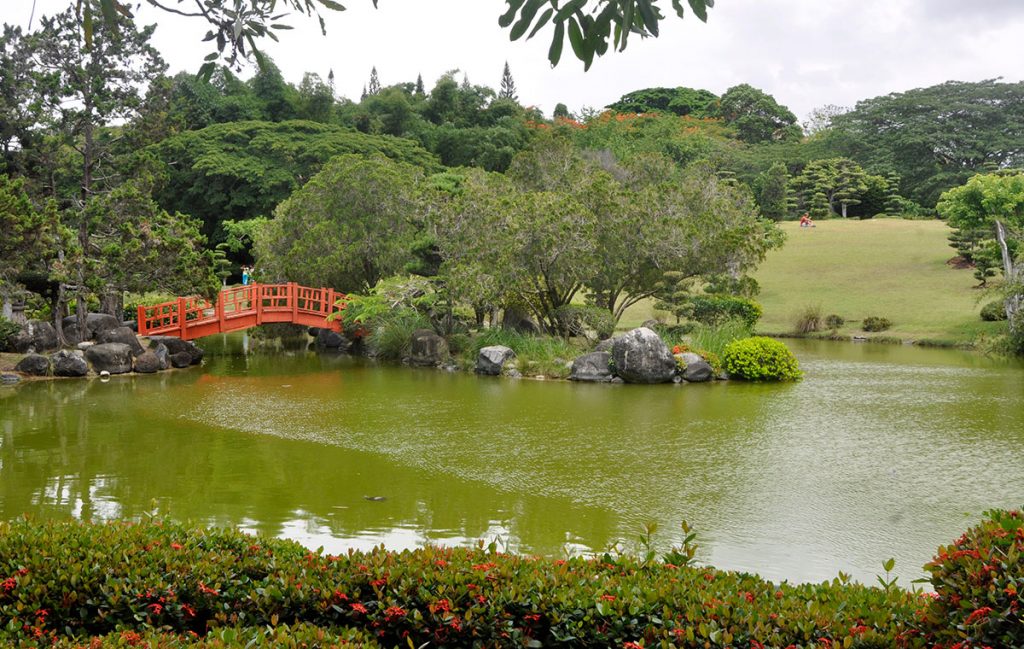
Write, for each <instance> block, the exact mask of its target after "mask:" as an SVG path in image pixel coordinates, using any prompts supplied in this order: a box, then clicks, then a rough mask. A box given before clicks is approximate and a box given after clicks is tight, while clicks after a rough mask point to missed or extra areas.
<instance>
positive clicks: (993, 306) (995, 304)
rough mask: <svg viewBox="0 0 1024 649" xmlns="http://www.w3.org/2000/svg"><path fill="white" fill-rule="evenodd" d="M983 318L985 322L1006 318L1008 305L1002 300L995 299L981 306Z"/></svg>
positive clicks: (999, 320)
mask: <svg viewBox="0 0 1024 649" xmlns="http://www.w3.org/2000/svg"><path fill="white" fill-rule="evenodd" d="M981 319H982V320H984V321H985V322H1001V321H1003V320H1006V305H1005V304H1004V303H1003V301H1002V300H993V301H991V302H989V303H988V304H986V305H985V306H983V307H981Z"/></svg>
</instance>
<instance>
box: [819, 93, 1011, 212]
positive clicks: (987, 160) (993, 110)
mask: <svg viewBox="0 0 1024 649" xmlns="http://www.w3.org/2000/svg"><path fill="white" fill-rule="evenodd" d="M828 139H829V140H830V146H831V147H832V149H833V150H834V151H836V152H838V153H839V154H840V155H844V156H847V157H850V158H853V159H855V160H857V161H858V162H859V163H861V164H862V165H864V166H865V167H866V168H868V169H870V170H872V171H875V172H876V173H879V172H883V171H888V170H892V171H895V172H896V173H898V174H899V175H900V183H901V184H900V193H902V194H903V195H904V196H907V197H909V198H911V199H913V200H915V201H917V202H919V203H921V204H922V205H925V206H926V207H932V206H934V205H935V204H936V202H937V201H938V199H939V196H940V194H942V192H943V191H945V190H947V189H950V188H952V187H955V186H957V185H961V184H963V183H965V182H967V180H968V179H969V178H971V176H973V175H974V174H977V173H982V172H984V171H986V170H989V169H990V168H996V169H999V168H1007V167H1015V166H1020V165H1021V164H1024V82H1021V83H1001V82H999V81H998V80H988V81H980V82H977V83H968V82H960V81H950V82H947V83H943V84H940V85H937V86H931V87H928V88H919V89H916V90H910V91H907V92H901V93H893V94H890V95H885V96H882V97H875V98H872V99H867V100H864V101H861V102H858V103H857V105H856V107H855V108H854V109H853V110H852V111H849V112H847V113H844V114H841V115H836V116H835V117H834V118H833V119H832V129H831V133H830V134H829V138H828Z"/></svg>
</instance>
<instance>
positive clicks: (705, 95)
mask: <svg viewBox="0 0 1024 649" xmlns="http://www.w3.org/2000/svg"><path fill="white" fill-rule="evenodd" d="M717 100H718V95H716V94H714V93H713V92H710V91H708V90H698V89H695V88H684V87H679V88H644V89H642V90H634V91H633V92H630V93H627V94H625V95H623V96H622V97H620V98H619V100H618V101H616V102H614V103H611V104H608V108H609V109H611V110H614V111H615V112H617V113H654V112H664V113H674V114H676V115H680V116H682V115H691V116H693V117H710V113H709V112H708V110H709V107H711V108H713V106H712V104H713V103H714V102H715V101H717Z"/></svg>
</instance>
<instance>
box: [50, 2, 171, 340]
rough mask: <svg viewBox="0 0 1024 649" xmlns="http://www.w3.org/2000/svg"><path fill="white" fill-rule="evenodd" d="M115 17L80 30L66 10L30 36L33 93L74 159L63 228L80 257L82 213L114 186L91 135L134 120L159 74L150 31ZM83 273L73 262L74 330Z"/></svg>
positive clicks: (89, 5)
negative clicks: (71, 226)
mask: <svg viewBox="0 0 1024 649" xmlns="http://www.w3.org/2000/svg"><path fill="white" fill-rule="evenodd" d="M81 4H82V5H83V6H84V7H85V8H86V10H88V11H93V12H99V11H100V7H101V4H102V0H81ZM118 16H119V17H117V18H116V19H115V20H116V22H115V23H114V24H111V23H109V22H97V23H96V24H86V25H83V24H81V23H80V22H79V19H78V16H77V15H76V14H75V12H74V11H73V10H70V9H69V10H67V11H65V12H64V13H61V14H58V15H57V16H55V17H53V18H43V19H42V29H41V30H40V31H39V32H37V33H35V34H33V35H32V38H31V44H30V48H31V51H32V59H33V62H34V64H35V82H36V86H37V92H38V93H39V97H40V99H41V100H42V101H43V102H44V105H45V107H46V110H47V113H48V116H49V120H50V122H51V126H52V128H54V129H55V130H56V131H58V132H60V133H61V134H62V135H63V136H64V138H65V139H66V142H67V144H68V145H69V146H70V147H71V148H72V149H73V150H74V151H76V152H77V154H78V155H79V162H80V166H79V169H80V178H79V180H80V187H81V191H80V193H79V198H78V201H77V205H75V206H74V207H73V212H74V218H72V219H70V220H71V221H74V222H75V223H76V227H77V247H78V249H80V250H83V251H84V250H88V249H90V248H91V241H90V239H91V235H92V232H91V229H90V225H91V223H92V221H91V219H89V218H86V216H85V213H84V212H85V208H86V205H87V204H88V203H89V202H90V200H91V199H92V198H93V197H94V195H95V194H96V193H97V192H98V191H100V190H102V189H104V188H106V187H110V186H113V185H114V184H116V178H114V175H113V174H112V173H111V172H112V169H111V168H110V165H109V163H110V160H109V155H108V154H109V149H108V148H107V147H106V146H105V144H104V142H103V141H101V140H100V139H99V138H98V137H97V135H98V131H99V129H100V128H101V127H102V126H103V125H105V124H111V123H116V122H119V121H127V120H130V119H131V118H132V117H134V116H135V115H136V114H137V112H138V109H139V106H140V104H141V101H142V98H141V96H140V91H141V89H142V88H144V87H146V85H147V84H148V83H149V82H150V81H152V80H153V79H155V78H156V77H157V75H159V74H160V73H162V72H163V70H164V68H165V66H164V63H163V60H162V59H161V58H160V55H159V54H158V53H157V51H156V50H155V49H154V48H153V47H152V46H151V45H150V42H149V41H150V37H151V35H152V32H153V27H152V26H150V27H146V28H143V29H137V28H136V27H135V25H134V23H133V22H132V21H131V20H130V19H129V18H127V17H125V16H123V15H120V14H118ZM97 172H100V173H97ZM86 273H87V268H86V265H85V263H84V262H79V263H78V264H77V267H76V268H75V269H74V272H73V275H72V277H71V279H72V281H73V282H74V290H75V294H76V298H77V299H76V302H77V309H78V321H79V322H85V317H86V313H87V304H88V298H89V287H88V284H87V279H88V278H87V276H86ZM82 329H83V330H84V329H85V328H84V327H83V328H82Z"/></svg>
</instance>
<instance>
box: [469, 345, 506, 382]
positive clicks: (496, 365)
mask: <svg viewBox="0 0 1024 649" xmlns="http://www.w3.org/2000/svg"><path fill="white" fill-rule="evenodd" d="M515 356H516V353H515V352H514V351H512V350H511V349H510V348H508V347H505V346H504V345H491V346H490V347H484V348H483V349H481V350H480V353H479V354H478V355H477V357H476V373H477V374H486V375H488V376H498V375H499V374H501V370H502V368H503V367H504V366H505V363H506V362H507V361H508V360H509V359H510V358H515Z"/></svg>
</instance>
